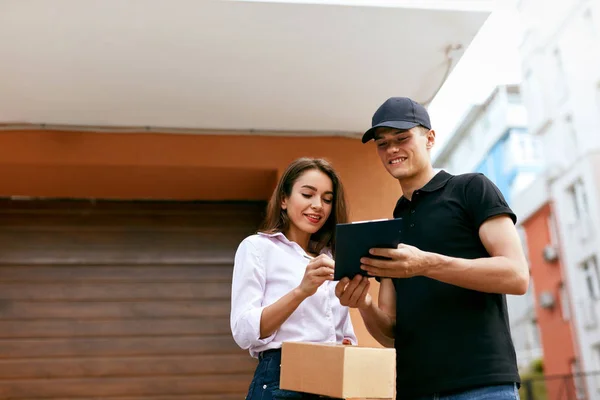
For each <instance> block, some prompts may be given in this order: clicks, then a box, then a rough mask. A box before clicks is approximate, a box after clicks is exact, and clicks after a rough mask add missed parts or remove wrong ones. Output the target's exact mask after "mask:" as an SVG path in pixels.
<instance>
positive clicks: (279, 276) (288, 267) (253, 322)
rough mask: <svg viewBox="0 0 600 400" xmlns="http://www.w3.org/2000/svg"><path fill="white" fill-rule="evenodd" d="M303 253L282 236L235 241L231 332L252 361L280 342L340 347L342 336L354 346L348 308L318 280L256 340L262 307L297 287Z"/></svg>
mask: <svg viewBox="0 0 600 400" xmlns="http://www.w3.org/2000/svg"><path fill="white" fill-rule="evenodd" d="M323 252H324V253H327V254H328V255H330V253H328V252H327V251H323ZM305 255H306V253H305V252H304V250H303V249H302V248H301V247H300V246H299V245H298V244H297V243H295V242H291V241H289V240H288V239H287V238H286V237H285V235H283V234H282V233H276V234H264V233H258V234H256V235H252V236H249V237H247V238H246V239H244V240H243V241H242V242H241V243H240V245H239V247H238V249H237V252H236V254H235V264H234V267H233V281H232V288H231V319H230V323H231V332H232V333H233V338H234V340H235V342H236V343H237V344H238V345H239V346H240V347H241V348H243V349H249V351H250V354H251V355H252V356H253V357H258V353H260V352H262V351H265V350H269V349H276V348H280V347H281V344H282V343H283V342H314V343H342V340H343V339H344V338H347V339H350V341H351V342H352V344H357V340H356V335H355V334H354V328H353V327H352V321H351V320H350V314H349V310H348V308H347V307H344V306H342V305H341V304H340V301H339V299H338V298H337V297H336V295H335V285H336V283H337V282H333V281H326V282H324V283H323V284H322V285H321V286H320V287H319V289H318V290H317V292H316V293H315V294H314V295H312V296H310V297H308V298H307V299H306V300H304V301H303V302H302V303H301V304H300V306H298V308H297V309H296V310H295V311H294V312H293V313H292V315H290V317H289V318H288V319H287V320H286V321H285V322H284V323H283V324H282V325H281V326H280V327H279V329H278V330H277V331H275V333H273V334H272V335H271V336H269V337H266V338H264V339H259V337H260V318H261V314H262V311H263V309H264V308H265V307H267V306H269V305H270V304H273V303H274V302H276V301H277V300H279V299H280V298H281V297H282V296H284V295H285V294H287V293H289V292H290V291H292V290H293V289H294V288H296V287H298V285H300V282H301V281H302V278H303V277H304V271H305V269H306V265H307V264H308V262H309V260H308V259H307V258H305Z"/></svg>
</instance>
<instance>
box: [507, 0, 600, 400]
mask: <svg viewBox="0 0 600 400" xmlns="http://www.w3.org/2000/svg"><path fill="white" fill-rule="evenodd" d="M517 6H518V8H519V11H520V14H521V21H522V24H523V27H524V38H523V42H522V45H521V49H520V51H521V55H522V63H523V77H524V81H523V85H522V90H523V97H524V103H525V106H526V109H527V112H528V119H529V130H530V132H531V133H533V134H535V135H537V136H538V137H539V138H540V139H541V141H542V143H543V149H544V155H545V159H546V163H547V165H548V167H547V178H546V182H545V183H546V184H547V185H549V186H550V197H551V201H552V202H553V204H554V209H555V213H556V216H557V222H558V227H557V229H558V233H559V235H560V239H561V242H562V245H563V257H564V260H563V262H564V267H565V274H566V275H567V277H566V278H567V279H566V281H567V284H568V285H569V293H571V294H572V296H573V298H572V299H571V301H572V304H573V309H574V317H575V328H576V335H577V337H578V342H579V344H580V351H579V353H580V355H581V358H582V359H581V368H582V369H583V370H584V371H600V273H598V271H600V155H599V154H600V0H562V1H556V2H548V1H545V0H520V1H518V2H517ZM575 185H577V190H576V192H577V196H576V197H575V198H576V199H577V200H576V201H574V197H573V191H572V189H573V187H574V186H575ZM527 192H528V190H526V191H524V192H523V194H525V193H527ZM517 197H519V196H517ZM520 203H525V204H520ZM526 203H528V200H526V199H523V200H518V201H517V204H516V207H515V208H517V209H523V210H525V209H527V208H529V205H528V204H526ZM594 257H595V258H596V260H597V268H595V267H590V266H588V267H587V269H586V267H585V265H586V262H587V263H588V265H590V264H589V260H592V259H594ZM596 290H597V292H598V293H597V294H596V293H594V291H596ZM596 297H597V298H596ZM587 383H588V390H589V393H590V395H591V396H590V398H600V391H598V388H599V387H598V383H600V376H599V377H598V378H595V379H587Z"/></svg>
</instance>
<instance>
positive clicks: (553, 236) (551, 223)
mask: <svg viewBox="0 0 600 400" xmlns="http://www.w3.org/2000/svg"><path fill="white" fill-rule="evenodd" d="M548 231H549V232H550V244H551V245H552V246H554V247H556V248H558V229H557V228H556V221H555V220H554V215H553V214H552V213H551V214H550V215H548Z"/></svg>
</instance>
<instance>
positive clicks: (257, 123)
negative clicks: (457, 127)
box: [0, 0, 489, 134]
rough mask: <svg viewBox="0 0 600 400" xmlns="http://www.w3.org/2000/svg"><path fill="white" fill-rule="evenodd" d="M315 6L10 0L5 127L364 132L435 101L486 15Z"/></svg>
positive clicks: (3, 41)
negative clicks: (388, 104) (407, 107)
mask: <svg viewBox="0 0 600 400" xmlns="http://www.w3.org/2000/svg"><path fill="white" fill-rule="evenodd" d="M312 3H315V2H312ZM312 3H309V2H300V1H291V0H290V1H283V2H277V1H223V0H221V1H218V0H215V1H208V0H95V1H92V0H53V1H48V0H0V124H2V125H4V128H5V129H6V128H8V127H9V126H12V125H14V124H49V125H53V124H54V125H73V126H91V127H94V128H95V129H96V128H99V127H134V128H136V127H151V128H150V129H156V130H163V131H169V130H178V129H184V130H185V129H189V130H191V132H195V131H197V132H200V133H201V132H207V131H212V130H223V131H238V132H242V133H243V132H252V131H267V132H268V131H276V132H286V131H287V132H310V133H312V134H323V133H325V134H331V133H348V132H359V131H362V130H364V129H365V128H366V127H368V124H369V123H370V119H371V116H372V113H373V112H374V111H375V109H376V107H377V106H379V104H380V103H381V102H383V101H384V100H385V99H386V98H388V97H390V96H397V95H407V96H411V97H413V98H415V99H416V100H418V101H425V100H426V99H428V98H430V97H431V96H432V95H433V94H434V93H435V91H436V90H437V89H438V88H439V86H440V84H441V83H442V82H443V80H444V77H445V76H446V73H447V72H448V68H447V66H448V62H447V57H446V49H447V48H448V47H449V46H455V45H457V44H460V45H462V48H463V49H462V50H459V51H457V52H453V53H451V54H452V55H453V56H454V62H453V63H452V65H455V64H456V61H457V60H458V58H460V56H461V55H462V52H463V51H464V49H465V48H466V47H467V46H468V45H469V43H470V42H471V40H472V39H473V37H474V36H475V34H476V33H477V31H478V30H479V28H480V27H481V26H482V24H483V23H484V21H485V19H486V18H487V17H488V15H489V11H485V10H489V2H488V1H483V0H482V1H463V2H461V1H449V0H448V1H443V0H438V1H425V0H423V1H421V2H419V6H420V7H421V8H417V7H415V4H416V2H415V1H408V0H405V1H392V0H387V1H386V0H379V1H375V0H374V1H373V2H371V3H369V2H366V1H359V0H346V1H343V2H342V1H336V0H329V1H326V2H322V4H312ZM325 3H328V4H325ZM348 4H354V5H348ZM476 5H479V7H476ZM455 8H456V9H458V10H456V9H455ZM469 10H470V11H469Z"/></svg>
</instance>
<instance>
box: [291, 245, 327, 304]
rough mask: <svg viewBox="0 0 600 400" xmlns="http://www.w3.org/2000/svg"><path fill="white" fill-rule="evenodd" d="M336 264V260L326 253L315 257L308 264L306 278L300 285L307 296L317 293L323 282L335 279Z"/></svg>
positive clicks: (299, 287) (301, 290)
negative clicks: (334, 269)
mask: <svg viewBox="0 0 600 400" xmlns="http://www.w3.org/2000/svg"><path fill="white" fill-rule="evenodd" d="M334 266H335V262H334V261H333V260H332V259H331V257H329V256H327V255H325V254H321V255H319V256H318V257H315V258H313V259H312V260H311V261H310V262H309V263H308V265H307V266H306V271H305V272H304V278H302V282H300V286H298V289H299V290H300V292H301V293H302V294H303V295H305V296H306V297H309V296H312V295H313V294H315V293H316V292H317V289H319V286H321V285H322V284H323V282H325V281H332V280H333V268H334Z"/></svg>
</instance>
